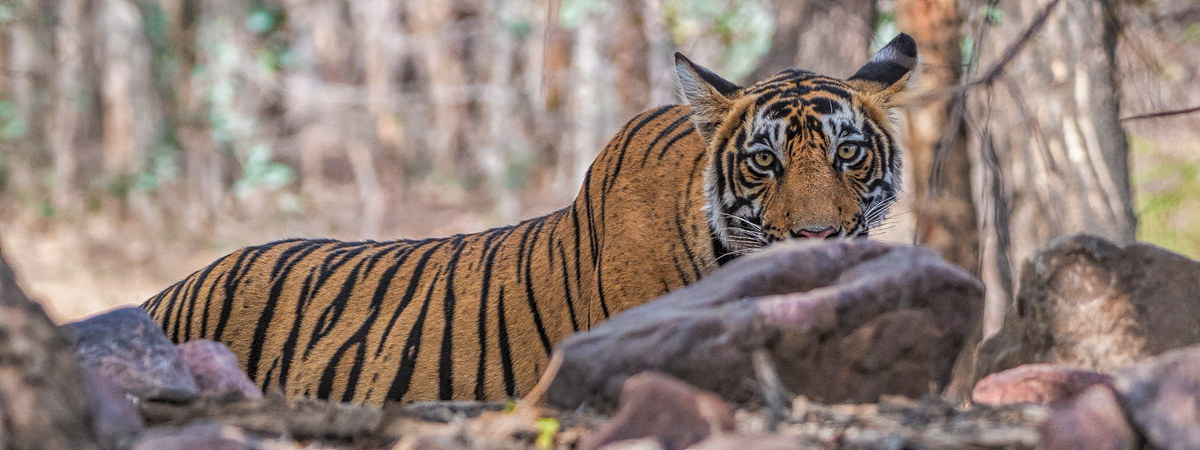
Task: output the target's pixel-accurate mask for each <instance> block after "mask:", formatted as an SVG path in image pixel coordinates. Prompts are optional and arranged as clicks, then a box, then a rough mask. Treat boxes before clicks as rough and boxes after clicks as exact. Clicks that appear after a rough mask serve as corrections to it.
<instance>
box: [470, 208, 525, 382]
mask: <svg viewBox="0 0 1200 450" xmlns="http://www.w3.org/2000/svg"><path fill="white" fill-rule="evenodd" d="M503 231H504V236H503V237H501V238H500V241H499V242H497V243H496V246H495V247H492V246H491V242H492V239H494V238H495V237H496V234H498V232H499V230H494V231H493V232H491V233H489V234H488V236H487V238H485V239H484V241H483V250H482V253H481V258H483V259H484V262H483V273H482V275H483V281H482V284H481V286H480V289H479V319H478V322H477V328H476V332H477V333H478V338H479V362H478V365H477V366H476V367H475V399H476V400H483V399H484V398H485V397H486V395H485V394H486V393H485V392H484V387H485V384H484V381H485V380H484V376H485V372H484V369H485V367H484V364H485V363H486V362H487V307H488V291H489V290H490V289H491V283H492V261H493V260H494V259H495V258H496V251H498V250H500V249H501V248H502V247H503V245H504V241H505V240H506V239H508V237H509V236H511V235H512V234H513V232H514V231H516V228H512V227H510V228H508V229H505V230H503ZM501 289H503V286H501Z"/></svg>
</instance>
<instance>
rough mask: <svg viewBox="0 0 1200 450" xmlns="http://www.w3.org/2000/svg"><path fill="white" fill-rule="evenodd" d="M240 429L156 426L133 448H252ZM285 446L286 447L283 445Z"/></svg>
mask: <svg viewBox="0 0 1200 450" xmlns="http://www.w3.org/2000/svg"><path fill="white" fill-rule="evenodd" d="M240 434H242V433H241V430H238V429H237V428H234V427H226V426H221V425H214V424H209V423H197V424H194V425H190V426H188V427H186V428H178V429H164V428H156V429H153V430H151V431H147V432H146V434H145V435H144V436H142V438H141V439H139V440H138V442H137V444H136V445H135V446H134V447H133V450H160V449H168V448H169V449H173V450H253V449H254V448H255V447H253V446H251V445H248V444H247V443H246V442H245V441H244V440H243V439H237V438H235V437H232V436H229V435H240ZM284 448H286V447H284Z"/></svg>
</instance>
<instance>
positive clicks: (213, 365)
mask: <svg viewBox="0 0 1200 450" xmlns="http://www.w3.org/2000/svg"><path fill="white" fill-rule="evenodd" d="M177 347H178V348H179V354H180V356H182V357H183V361H184V362H185V363H187V366H188V370H189V371H191V373H192V377H193V378H195V380H196V386H197V387H199V388H200V395H202V396H206V397H225V396H226V395H229V394H231V393H236V394H235V395H238V394H240V395H241V396H243V397H245V398H261V397H262V392H261V391H259V390H258V387H256V386H255V385H254V382H252V381H250V377H247V376H246V373H245V372H242V369H241V367H239V366H238V361H237V357H236V356H234V355H233V353H232V352H230V351H229V349H227V348H225V345H224V344H221V343H220V342H213V341H209V340H199V341H188V342H184V343H182V344H179V345H178V346H177Z"/></svg>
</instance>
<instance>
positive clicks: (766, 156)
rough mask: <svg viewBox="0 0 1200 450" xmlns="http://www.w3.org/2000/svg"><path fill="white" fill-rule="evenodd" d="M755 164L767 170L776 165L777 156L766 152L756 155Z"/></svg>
mask: <svg viewBox="0 0 1200 450" xmlns="http://www.w3.org/2000/svg"><path fill="white" fill-rule="evenodd" d="M754 164H757V165H758V167H762V168H767V167H771V165H772V164H775V154H774V153H771V152H768V151H766V150H764V151H761V152H757V153H755V154H754Z"/></svg>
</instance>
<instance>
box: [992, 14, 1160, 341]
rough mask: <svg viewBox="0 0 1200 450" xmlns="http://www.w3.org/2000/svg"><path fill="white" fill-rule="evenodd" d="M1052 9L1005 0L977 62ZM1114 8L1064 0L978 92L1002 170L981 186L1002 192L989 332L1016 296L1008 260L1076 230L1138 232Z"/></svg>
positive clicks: (1117, 235)
mask: <svg viewBox="0 0 1200 450" xmlns="http://www.w3.org/2000/svg"><path fill="white" fill-rule="evenodd" d="M1045 6H1046V5H1045V2H1042V1H1035V0H1022V1H1018V2H1003V3H1001V4H1000V5H999V8H1001V10H1002V11H1003V15H1002V17H1003V19H1002V20H1000V22H999V23H998V24H997V25H996V26H995V27H994V29H992V30H991V34H990V37H988V38H987V40H986V41H985V42H984V44H983V46H984V47H983V50H982V55H981V58H980V60H981V61H997V60H999V59H1000V58H1001V55H1002V54H1003V52H1004V49H1005V48H1006V47H1007V46H1009V45H1010V44H1011V43H1013V42H1016V41H1018V38H1019V37H1020V35H1021V34H1022V33H1024V32H1025V30H1026V28H1027V27H1028V25H1029V24H1030V23H1031V22H1033V20H1034V18H1035V17H1036V16H1037V15H1038V14H1039V13H1041V11H1042V10H1043V9H1044V8H1045ZM1117 8H1118V4H1117V2H1116V1H1115V0H1102V1H1095V2H1073V1H1064V2H1061V3H1060V4H1058V5H1057V6H1056V8H1055V9H1054V10H1053V11H1052V12H1051V14H1050V16H1049V18H1048V20H1047V22H1046V26H1045V29H1043V30H1042V31H1041V32H1040V34H1039V35H1038V36H1037V37H1036V38H1035V39H1033V40H1031V41H1029V43H1028V46H1027V47H1026V48H1024V49H1023V50H1022V51H1021V53H1020V54H1018V55H1017V56H1016V58H1014V59H1013V60H1012V61H1011V62H1010V63H1009V64H1008V65H1007V66H1005V68H1004V74H1003V75H1001V77H1000V78H999V80H998V82H997V83H996V84H995V85H993V86H992V88H991V92H990V93H988V95H979V96H976V100H977V101H978V102H980V103H983V104H977V105H974V106H975V107H976V108H975V109H976V110H978V111H987V115H986V116H984V115H983V114H978V115H977V117H980V118H983V119H984V121H985V122H986V123H985V124H983V129H984V137H983V139H982V142H981V145H982V149H983V152H984V153H983V154H984V158H983V159H984V160H985V161H988V162H989V163H991V164H995V165H996V167H995V169H996V170H997V171H998V172H999V175H1000V177H991V178H992V180H993V181H991V182H990V183H992V185H991V186H985V187H984V190H985V191H993V192H995V193H996V194H998V197H997V198H996V199H995V203H994V205H995V206H997V211H996V214H995V216H994V217H992V220H990V221H989V224H988V225H989V228H991V232H992V233H993V234H994V235H992V236H988V241H989V242H991V243H993V244H994V245H989V246H988V247H989V248H988V250H987V251H988V252H989V253H990V255H989V258H988V259H989V261H990V264H991V265H992V267H989V268H986V269H985V270H984V279H985V280H986V281H988V282H989V285H994V286H996V288H995V289H989V291H990V292H991V293H990V294H989V299H988V302H989V305H988V311H989V314H988V317H987V319H986V322H985V323H986V328H987V330H988V331H992V330H995V329H997V328H998V327H999V324H1000V321H1001V319H1002V314H999V313H1000V312H1002V311H1003V305H1005V304H1007V303H1008V302H1009V300H1010V298H1009V297H1010V296H1011V294H1010V293H1008V294H1004V293H1003V292H1004V289H1002V288H1007V289H1009V290H1010V291H1009V292H1011V289H1012V287H1013V286H1015V285H1016V283H1017V282H1018V281H1019V280H1013V279H1011V278H1012V277H1011V275H1009V274H1011V273H1012V270H1011V268H1010V267H1007V265H1008V264H1010V261H1011V264H1018V263H1020V262H1021V261H1025V260H1026V259H1027V258H1029V257H1030V256H1031V255H1032V254H1033V253H1034V252H1035V251H1036V250H1037V248H1038V247H1039V246H1041V245H1042V244H1044V243H1046V242H1048V241H1050V240H1051V239H1053V238H1056V237H1059V236H1065V235H1070V234H1074V233H1080V232H1086V233H1091V234H1095V235H1099V236H1101V237H1104V238H1106V239H1110V240H1112V241H1115V242H1117V243H1119V244H1124V243H1128V242H1131V241H1133V239H1134V230H1135V227H1136V223H1137V221H1136V218H1135V216H1134V213H1133V202H1132V198H1131V192H1130V191H1131V189H1130V183H1129V157H1128V145H1127V142H1126V136H1125V129H1124V127H1123V126H1122V125H1121V123H1120V121H1119V120H1118V110H1119V99H1120V87H1119V85H1118V84H1117V82H1116V75H1117V61H1116V54H1115V50H1116V42H1117V37H1118V35H1119V33H1120V24H1119V22H1118V20H1117ZM992 157H994V160H992ZM989 160H991V161H989ZM996 180H1003V181H996ZM996 183H1002V184H996ZM997 294H1000V295H1003V297H1001V296H1000V295H997Z"/></svg>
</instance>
